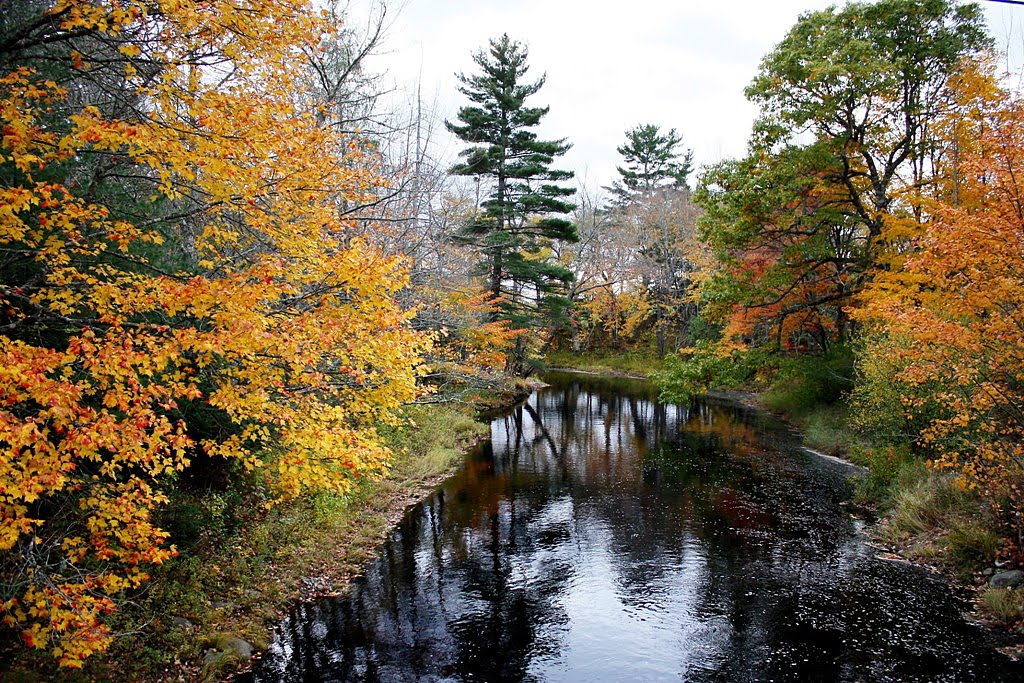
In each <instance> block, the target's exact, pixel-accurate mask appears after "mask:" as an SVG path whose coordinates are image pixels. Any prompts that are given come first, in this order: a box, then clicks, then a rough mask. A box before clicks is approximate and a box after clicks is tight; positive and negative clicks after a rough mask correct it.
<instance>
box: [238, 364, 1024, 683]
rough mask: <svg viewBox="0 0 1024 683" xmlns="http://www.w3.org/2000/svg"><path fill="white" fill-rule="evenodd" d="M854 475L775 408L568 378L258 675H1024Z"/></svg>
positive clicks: (504, 424)
mask: <svg viewBox="0 0 1024 683" xmlns="http://www.w3.org/2000/svg"><path fill="white" fill-rule="evenodd" d="M851 473H852V472H851V470H850V469H849V468H848V467H846V466H844V465H842V464H839V463H835V462H832V461H829V460H825V459H822V458H819V457H817V456H814V455H811V454H808V453H806V452H805V451H802V450H801V449H800V448H799V444H798V442H797V440H796V439H795V437H793V436H792V435H791V434H789V433H788V432H787V430H786V429H785V428H783V427H781V426H780V425H779V424H778V423H777V422H775V421H773V420H772V419H771V418H769V417H767V416H765V415H764V414H762V413H758V412H754V411H751V410H748V409H746V408H743V407H740V406H737V405H734V404H730V403H728V402H721V401H714V400H706V401H704V402H701V403H698V404H697V405H696V406H695V407H694V408H692V409H687V408H683V407H679V406H671V405H660V404H658V403H657V402H656V401H655V400H654V396H653V395H652V394H651V392H650V389H649V388H647V387H645V385H643V384H629V383H625V382H621V381H620V382H610V381H608V380H596V379H588V378H583V377H580V376H562V377H556V378H554V379H553V386H552V387H550V388H548V389H545V390H542V391H540V392H538V393H537V394H535V395H534V396H532V397H531V398H530V400H529V401H528V402H527V403H526V404H525V405H523V406H521V407H519V408H517V409H516V410H515V411H514V412H512V413H511V414H509V415H507V416H506V417H502V418H499V419H496V420H494V422H492V424H491V441H490V443H489V444H486V445H485V446H484V447H482V448H481V449H479V451H478V452H476V453H474V454H473V455H471V456H469V457H468V459H467V462H466V467H465V469H464V471H462V472H461V473H460V474H458V475H456V476H455V477H453V478H452V479H450V480H449V481H448V482H447V483H445V484H444V485H443V486H442V487H441V488H440V490H438V491H437V493H436V494H435V495H433V496H432V497H431V498H429V499H428V500H427V501H425V502H424V503H422V504H421V505H419V506H417V507H415V508H413V509H412V510H411V511H410V512H409V514H407V515H406V517H405V519H404V520H403V521H402V523H401V524H400V525H399V526H398V527H397V528H396V529H395V530H394V532H393V533H392V535H391V537H390V538H389V539H388V541H387V542H386V543H385V544H384V545H383V546H382V548H381V550H380V554H379V556H378V558H377V560H376V561H375V562H374V563H373V565H372V566H371V567H370V569H369V571H368V573H367V575H366V577H365V578H364V579H363V580H361V581H360V582H358V583H357V584H356V586H355V588H354V590H353V593H352V596H351V597H350V598H346V599H325V600H320V601H317V602H313V603H308V604H303V605H300V606H299V607H297V608H296V609H295V611H294V612H293V614H292V615H291V616H290V617H289V618H288V619H287V620H286V621H285V622H283V623H282V624H281V625H280V626H279V627H278V630H277V633H276V639H275V641H274V643H273V644H272V645H271V646H270V648H269V650H268V652H267V653H266V654H265V655H264V658H263V661H262V662H261V664H260V665H259V666H258V668H257V670H256V671H255V672H254V673H253V675H252V677H253V678H254V679H255V681H259V682H260V683H264V682H270V681H386V682H388V683H391V682H396V683H397V682H403V681H581V682H582V681H708V682H710V681H976V680H977V681H988V682H991V681H1001V680H1007V681H1011V680H1024V673H1022V670H1021V669H1019V668H1016V669H1015V668H1012V666H1011V664H1010V663H1009V661H1008V660H1006V659H1005V658H1003V657H1002V656H1001V655H999V654H998V653H997V652H995V651H994V650H993V649H992V646H991V643H989V642H988V640H987V639H986V636H985V635H984V634H982V633H981V632H980V631H978V630H976V629H974V628H973V627H971V626H970V625H968V624H967V623H965V622H964V620H963V619H962V618H961V616H960V612H961V611H962V610H963V609H965V605H964V604H963V603H962V602H961V600H960V599H959V598H958V597H956V596H954V595H952V594H951V592H950V589H949V588H948V587H947V586H946V585H945V584H943V583H942V582H939V581H937V580H935V579H933V578H932V577H930V576H928V575H927V574H925V573H923V572H921V571H919V570H917V569H915V568H913V567H909V566H906V565H904V564H901V563H894V562H887V561H883V560H880V559H877V558H876V557H875V553H874V551H873V550H872V549H871V548H869V547H868V546H866V545H865V542H864V538H863V535H862V534H860V533H859V523H858V522H856V521H855V520H853V519H852V518H851V517H850V516H849V515H848V514H847V513H846V512H845V511H844V510H843V508H842V506H841V503H842V502H843V501H844V500H845V499H847V498H848V496H849V494H850V487H849V485H848V483H847V478H848V477H849V476H850V475H851Z"/></svg>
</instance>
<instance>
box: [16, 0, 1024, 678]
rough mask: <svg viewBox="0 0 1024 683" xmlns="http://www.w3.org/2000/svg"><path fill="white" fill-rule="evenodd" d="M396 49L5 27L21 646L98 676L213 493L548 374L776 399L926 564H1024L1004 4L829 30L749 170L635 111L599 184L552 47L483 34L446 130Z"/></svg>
mask: <svg viewBox="0 0 1024 683" xmlns="http://www.w3.org/2000/svg"><path fill="white" fill-rule="evenodd" d="M382 30H383V23H382V22H381V23H377V24H376V26H375V27H371V30H370V31H369V32H365V31H360V30H359V29H358V23H357V22H350V21H349V17H348V16H347V15H346V4H345V3H340V2H336V1H332V2H326V3H313V2H310V1H309V0H16V2H14V3H13V4H6V5H5V6H4V9H3V12H2V13H0V129H2V140H0V518H2V521H3V524H2V527H0V616H2V622H3V629H4V635H3V637H2V639H3V644H2V645H0V652H4V653H5V654H4V655H3V656H4V657H6V656H7V653H10V652H16V653H18V654H16V655H12V656H18V657H24V656H36V657H39V658H40V660H39V661H45V662H47V663H45V664H41V665H40V666H50V665H53V666H60V667H62V668H71V669H76V668H81V667H83V666H88V660H90V659H91V658H93V657H98V658H102V657H103V656H104V654H103V653H104V652H106V651H108V650H110V649H111V648H116V647H118V642H119V641H120V640H123V639H124V638H126V637H127V638H130V637H131V636H130V633H129V632H130V631H132V628H131V627H128V626H126V625H125V619H126V617H125V614H127V613H132V614H134V612H132V610H136V611H137V610H138V605H139V604H140V603H144V602H145V599H144V597H143V596H146V595H152V594H153V591H157V590H158V589H155V588H154V587H153V586H154V585H157V586H158V585H160V584H161V582H163V583H164V584H167V583H168V581H169V579H168V576H169V575H168V574H167V573H166V572H168V571H170V570H169V569H167V568H168V567H173V566H182V563H185V562H188V560H189V556H190V553H196V552H198V550H199V547H200V545H201V544H198V545H197V544H195V541H194V540H193V537H195V536H197V535H202V533H205V532H204V531H203V530H198V531H197V530H196V529H195V528H194V527H196V525H197V524H199V525H202V523H203V522H202V520H203V519H205V520H206V522H207V523H209V522H210V520H211V519H212V518H211V517H210V516H209V510H210V509H211V508H210V503H209V501H210V500H217V501H221V502H220V503H218V505H221V504H222V503H223V501H225V500H230V501H232V502H231V505H232V506H236V505H237V506H239V507H240V508H245V509H246V510H248V512H247V513H246V514H248V515H255V516H258V515H270V514H276V513H273V511H275V510H289V509H292V508H290V507H289V506H295V505H304V504H310V505H312V504H313V503H309V501H324V500H336V499H339V497H341V498H344V497H345V496H351V495H354V494H355V493H356V492H358V491H359V490H361V487H363V486H365V485H367V484H366V482H372V481H375V480H380V479H381V478H383V477H387V476H388V473H389V471H391V470H392V469H393V468H394V467H396V465H395V462H396V458H400V455H401V454H400V452H401V451H404V450H405V449H406V448H407V447H409V448H411V446H409V443H408V439H409V438H411V437H410V436H409V430H410V429H411V430H413V431H415V430H416V429H417V427H416V423H417V422H420V423H422V422H423V421H424V420H425V421H436V420H440V419H442V418H441V417H439V416H440V415H446V416H447V417H445V418H443V419H454V418H451V417H450V416H451V415H452V414H456V413H458V414H461V415H467V414H470V413H472V412H473V411H474V410H476V409H478V408H482V407H485V406H494V405H497V404H501V403H503V402H508V401H511V400H514V398H515V397H517V396H519V397H521V396H522V395H523V393H524V392H525V391H528V387H529V386H530V381H531V378H533V377H535V376H536V375H538V374H540V373H543V372H544V371H545V370H546V369H547V368H549V367H554V366H574V367H590V368H591V369H593V368H597V369H599V370H603V371H609V370H610V371H613V372H620V373H622V372H624V373H626V374H639V375H646V376H649V377H651V378H652V379H653V380H654V381H655V382H656V383H657V385H658V387H659V389H660V391H661V395H662V398H663V400H665V401H671V402H677V403H687V402H688V401H689V400H690V399H691V397H693V396H695V395H697V394H701V393H704V392H707V391H710V390H722V389H733V390H737V389H738V390H744V391H755V392H758V394H759V396H760V400H761V402H762V404H763V405H765V406H766V407H768V408H769V409H772V410H775V411H777V412H780V413H783V414H785V415H787V416H788V417H789V418H790V419H792V420H794V421H795V422H796V423H797V424H799V425H800V426H801V427H802V428H803V429H804V430H805V431H806V433H807V440H808V443H809V444H810V445H811V446H813V447H814V448H817V449H819V450H822V451H826V452H829V453H833V454H837V455H842V456H843V457H845V458H849V459H852V460H854V461H855V462H858V463H861V464H863V465H865V466H866V467H868V468H869V469H870V474H869V475H868V476H867V478H866V479H865V481H864V482H863V483H862V484H861V485H860V489H859V493H858V496H860V498H861V499H862V500H863V501H866V502H865V503H864V504H865V505H869V506H874V507H876V508H877V509H879V510H880V514H882V515H883V516H885V515H889V519H890V522H889V523H887V525H886V526H885V530H884V534H887V536H886V538H887V540H888V541H890V542H891V543H893V544H894V545H897V546H899V545H901V544H902V545H905V546H906V545H910V544H911V541H910V540H908V539H911V538H919V537H920V536H921V535H929V534H930V535H931V538H932V543H931V546H929V548H931V549H930V550H928V553H929V554H928V555H927V557H925V558H923V559H924V560H926V561H928V562H939V560H937V559H936V557H937V556H936V555H935V554H934V553H940V554H941V553H945V554H946V555H952V557H953V560H952V562H953V564H954V565H956V568H957V570H958V571H960V572H961V575H967V576H970V575H971V573H972V572H975V571H979V570H980V569H982V568H984V567H988V566H991V565H992V564H993V563H998V566H1000V567H1010V568H1013V567H1021V566H1022V565H1024V517H1022V516H1024V196H1022V192H1024V102H1022V100H1021V96H1020V93H1019V92H1018V91H1017V90H1016V89H1014V88H1013V87H1012V85H1010V84H1011V83H1013V82H1014V81H1013V80H1012V79H1008V78H1007V77H1006V75H1005V74H1003V73H1001V72H1000V70H999V66H998V65H999V63H1000V60H999V57H998V55H997V54H996V51H995V44H994V41H993V39H992V37H991V36H990V35H989V33H988V31H987V29H986V27H985V24H984V21H983V18H982V13H981V10H980V8H979V7H978V6H977V5H976V4H970V3H956V2H953V1H952V0H878V1H877V2H852V3H850V4H847V5H845V6H836V7H833V8H831V9H828V10H822V11H813V12H807V13H805V14H803V15H802V16H801V17H800V18H799V20H798V21H797V22H796V23H795V24H794V25H793V26H792V28H791V29H790V30H789V31H788V33H786V34H785V35H784V36H779V37H778V38H777V39H778V40H779V42H777V44H776V46H775V47H774V49H772V51H770V52H769V53H768V54H766V55H764V57H763V58H762V60H761V62H760V66H759V68H758V72H757V76H756V77H755V79H754V80H753V81H752V82H751V83H750V84H749V86H748V87H747V89H746V92H745V95H746V97H747V99H748V100H749V101H750V102H751V103H752V104H753V105H754V106H755V107H756V108H757V111H758V115H757V118H756V120H755V122H754V125H753V127H752V129H751V130H750V131H749V142H748V146H747V153H746V154H745V155H744V156H742V157H740V158H736V159H727V160H724V161H721V162H718V163H715V164H712V165H707V166H702V167H697V166H696V165H695V164H694V161H693V155H692V152H691V151H690V150H689V149H688V148H687V147H686V145H685V143H684V141H685V140H686V139H692V138H694V137H696V136H698V135H699V131H692V132H690V131H677V130H676V129H675V128H673V127H671V125H668V124H667V123H665V122H657V123H652V122H637V123H635V124H634V125H631V126H630V127H628V128H627V129H626V130H624V132H623V136H622V138H621V144H620V146H619V147H618V148H617V150H618V154H619V158H618V159H616V160H615V163H617V165H618V166H617V174H616V179H615V180H614V181H613V182H612V183H611V184H610V185H608V186H607V187H601V188H592V187H586V186H583V185H581V184H578V183H576V182H574V178H573V173H572V172H570V171H567V170H559V165H560V164H559V161H560V157H562V156H563V155H564V154H565V153H566V151H567V150H568V149H569V147H570V146H571V144H572V138H571V133H570V136H569V137H567V138H548V137H546V136H545V135H543V134H542V133H541V132H539V131H540V130H541V129H542V128H543V122H544V118H545V116H546V115H547V114H548V111H549V110H548V107H546V106H545V105H544V101H545V100H544V89H543V87H544V84H545V77H544V76H543V75H541V74H542V73H543V72H544V71H545V70H546V71H548V72H554V71H555V70H557V69H558V68H559V67H558V64H532V63H531V62H530V59H529V54H528V44H529V36H513V37H510V36H509V35H501V36H480V40H479V43H480V45H481V48H480V50H479V51H478V52H476V53H475V54H472V55H466V69H465V71H464V72H463V73H461V74H459V76H458V78H459V83H460V86H459V93H460V97H461V98H462V102H463V103H464V106H462V107H461V108H460V109H458V111H457V112H449V113H447V114H445V115H442V116H436V117H435V116H433V115H432V114H431V115H428V114H424V113H422V111H421V108H420V106H419V105H420V104H421V103H420V102H417V101H413V102H411V103H410V104H409V106H408V107H405V108H404V109H403V108H392V109H390V110H389V109H386V108H385V107H384V104H383V99H382V98H381V97H380V90H379V83H378V82H377V81H376V80H375V76H374V75H373V73H372V72H371V71H370V70H368V69H366V68H365V63H364V61H365V59H366V58H367V56H368V55H369V54H371V52H372V50H373V49H374V47H375V45H376V44H377V41H378V39H379V38H380V31H382ZM441 128H444V129H445V130H446V131H447V132H448V133H450V134H451V135H453V136H454V137H455V138H457V139H458V140H459V144H460V149H461V150H462V151H461V153H460V154H459V157H458V161H457V162H455V163H454V164H453V165H450V164H446V163H444V162H443V161H442V160H440V159H438V158H435V157H433V156H432V155H431V153H430V149H431V148H430V146H429V144H428V141H429V139H430V138H431V136H435V135H439V134H440V130H441ZM444 410H454V411H455V413H442V412H440V411H444ZM459 411H462V412H461V413H460V412H459ZM396 434H397V435H399V436H396ZM325 496H326V497H325ZM332 496H333V497H334V498H331V497H332ZM197 501H198V502H197ZM303 501H305V502H303ZM317 505H321V503H317ZM318 509H319V508H318ZM203 511H206V512H203ZM200 512H202V513H203V514H204V515H206V517H203V516H202V515H200V514H199V513H200ZM218 514H223V515H228V516H230V515H232V514H234V515H237V514H240V513H235V512H231V511H227V512H223V511H221V513H218ZM226 518H227V517H217V518H216V519H217V520H221V521H223V519H226ZM246 519H248V518H246ZM197 520H198V521H197ZM215 521H216V520H215ZM236 521H237V520H236ZM236 526H237V525H236ZM221 531H223V530H221ZM210 538H211V539H212V540H210V543H211V544H212V545H213V546H216V545H217V544H220V543H222V542H223V541H224V538H225V537H224V536H216V537H210ZM918 545H920V544H918ZM936 549H937V550H936ZM917 559H922V558H920V557H919V558H917ZM986 595H987V598H985V597H983V599H989V600H990V601H992V602H993V605H992V606H991V609H992V610H993V611H997V612H998V611H1000V610H1001V611H1002V614H1003V616H1004V618H1005V620H1007V621H1008V623H1009V624H1011V625H1012V624H1014V623H1016V624H1019V623H1021V621H1022V619H1024V599H1021V596H1020V595H1019V594H1017V593H1016V592H1015V591H1013V590H1011V591H1008V592H1007V591H1000V592H991V591H990V592H989V593H987V594H986ZM996 603H998V604H996ZM133 618H135V617H133ZM129 621H130V620H129ZM126 633H128V635H126ZM25 652H27V653H28V655H26V654H24V653H25ZM159 665H162V664H158V666H159Z"/></svg>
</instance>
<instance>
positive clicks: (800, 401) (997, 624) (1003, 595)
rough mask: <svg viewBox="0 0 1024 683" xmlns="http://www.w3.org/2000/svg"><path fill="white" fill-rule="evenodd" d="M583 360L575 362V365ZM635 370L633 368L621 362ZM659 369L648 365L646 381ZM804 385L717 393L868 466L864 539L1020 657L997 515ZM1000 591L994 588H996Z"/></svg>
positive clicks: (1015, 600) (566, 361) (840, 404)
mask: <svg viewBox="0 0 1024 683" xmlns="http://www.w3.org/2000/svg"><path fill="white" fill-rule="evenodd" d="M574 358H578V359H579V360H578V362H574ZM625 362H626V363H627V364H628V365H634V364H635V361H633V360H629V361H625ZM549 363H551V364H555V363H558V364H559V365H563V366H566V367H568V368H570V369H573V370H576V371H584V372H590V373H598V374H601V373H604V374H608V375H612V376H621V372H622V371H621V367H622V363H616V362H615V361H614V360H610V359H609V358H608V357H606V356H605V355H603V354H597V353H589V354H582V355H578V356H573V355H571V354H559V355H558V356H557V357H549ZM660 369H661V364H660V363H658V364H656V365H652V367H651V369H650V371H649V372H647V373H645V374H647V375H648V376H650V375H652V374H653V373H655V372H657V371H658V370H660ZM807 393H808V392H807V388H806V387H804V386H799V385H793V386H786V385H785V384H782V385H780V384H778V383H777V384H774V385H772V386H762V387H753V388H743V389H730V390H724V391H715V392H711V394H712V395H715V396H719V397H722V398H727V399H729V400H732V401H736V402H738V403H743V404H745V405H749V406H752V407H757V408H760V409H762V410H767V411H768V412H771V413H774V414H776V415H778V416H779V417H781V418H782V419H784V420H786V421H787V422H789V423H790V424H792V425H793V426H794V428H796V429H797V430H799V432H800V434H801V437H802V439H803V441H804V443H805V444H806V445H807V447H808V448H810V449H813V450H814V451H817V452H821V453H823V454H825V455H828V456H833V457H839V458H842V459H844V460H846V461H848V462H851V463H853V464H855V465H859V466H861V467H863V468H865V470H864V471H865V476H863V477H860V478H859V479H858V481H857V484H856V498H855V500H854V501H853V507H854V509H858V510H861V511H862V512H864V513H866V516H867V517H869V518H870V521H871V522H872V524H871V525H870V526H869V527H868V529H867V532H868V533H869V535H870V536H871V538H872V540H873V542H874V543H875V544H876V545H878V546H879V547H880V549H881V550H882V551H883V552H884V553H887V554H888V555H890V556H892V557H898V558H900V559H901V560H904V561H907V562H911V563H913V564H916V565H920V566H924V567H927V568H929V569H931V570H933V571H936V572H938V573H941V574H942V575H944V576H945V577H946V578H947V579H949V580H950V581H952V582H953V583H954V585H956V586H958V587H960V588H962V589H963V591H964V592H965V593H967V594H969V595H971V596H972V602H973V605H974V610H973V612H972V614H971V618H972V619H974V620H976V621H979V622H981V623H983V624H984V625H986V626H988V627H990V628H992V629H994V630H998V631H1002V632H1005V633H1007V634H1008V637H1009V638H1011V639H1013V640H1015V641H1016V643H1014V644H1010V645H1008V647H1007V649H1006V651H1007V653H1008V654H1011V655H1012V656H1015V657H1020V656H1021V655H1022V654H1024V583H1021V584H1019V585H1017V586H1016V587H1006V586H1005V585H1004V584H1006V583H1007V582H1010V583H1012V582H1013V581H1014V580H1016V579H1015V578H1014V577H1018V576H1019V575H1013V574H1008V572H1007V570H1008V569H1009V568H1010V563H1011V562H1012V559H1013V558H1011V557H1010V556H1009V554H1008V553H1007V544H1006V543H1005V541H1004V539H1003V538H1002V537H1001V533H1000V529H999V528H998V524H997V522H996V520H995V519H994V516H993V515H992V514H990V512H989V511H987V510H986V509H985V508H984V506H983V505H982V504H981V502H980V499H979V498H978V496H977V495H975V494H974V493H972V492H970V491H967V490H965V489H964V488H963V487H961V486H959V485H958V483H957V481H956V479H955V477H954V476H953V475H952V474H951V473H949V472H941V471H937V470H934V469H932V468H930V467H928V466H927V465H926V464H925V463H924V462H922V461H921V460H920V459H919V458H916V457H914V456H912V455H911V454H910V452H909V447H908V446H907V445H899V444H875V443H871V442H870V441H869V440H867V439H866V438H865V437H863V436H861V435H859V434H858V433H857V431H856V430H855V429H853V427H852V426H851V424H850V411H849V409H848V406H847V405H846V403H845V401H844V400H842V399H841V400H839V401H836V402H834V403H830V404H821V403H816V402H814V401H808V400H806V398H807V396H806V395H805V394H807ZM993 584H995V585H993Z"/></svg>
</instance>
